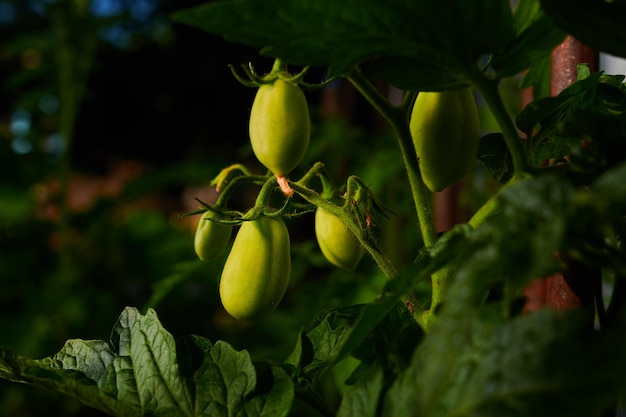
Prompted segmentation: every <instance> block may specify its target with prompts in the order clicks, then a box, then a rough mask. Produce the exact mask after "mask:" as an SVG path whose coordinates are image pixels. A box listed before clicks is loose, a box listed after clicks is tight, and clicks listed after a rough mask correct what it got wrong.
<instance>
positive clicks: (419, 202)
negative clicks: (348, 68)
mask: <svg viewBox="0 0 626 417" xmlns="http://www.w3.org/2000/svg"><path fill="white" fill-rule="evenodd" d="M347 79H348V80H349V81H350V82H351V83H352V84H353V85H354V86H355V87H356V89H357V90H359V92H360V93H361V94H362V95H363V96H364V97H365V98H366V99H367V100H368V101H369V102H370V103H371V104H372V106H373V107H374V108H375V109H376V110H377V111H378V112H379V113H380V114H381V115H382V116H383V117H384V118H385V119H386V120H387V122H389V124H390V125H391V127H392V128H393V130H394V131H395V133H396V137H397V139H398V145H399V147H400V151H401V153H402V158H403V160H404V165H405V167H406V171H407V176H408V178H409V184H410V186H411V193H412V195H413V201H414V203H415V208H416V211H417V218H418V221H419V226H420V230H421V232H422V240H423V241H424V245H425V246H430V245H432V244H433V243H435V241H436V240H437V232H436V230H435V222H434V218H433V210H432V204H431V200H432V198H431V193H430V191H429V190H428V188H426V185H424V181H423V180H422V175H421V173H420V170H419V164H418V160H417V157H416V155H415V150H414V149H413V141H412V139H411V132H410V130H409V124H408V117H407V113H408V112H407V108H406V107H394V106H393V105H391V103H389V102H388V101H387V100H386V99H385V98H384V97H383V96H382V95H381V94H380V93H379V92H378V90H376V88H374V86H373V85H372V84H371V83H370V81H369V80H368V79H367V78H365V77H364V76H363V74H361V72H360V70H358V68H357V69H355V70H353V71H352V72H351V73H350V74H349V75H348V76H347ZM409 104H412V103H409Z"/></svg>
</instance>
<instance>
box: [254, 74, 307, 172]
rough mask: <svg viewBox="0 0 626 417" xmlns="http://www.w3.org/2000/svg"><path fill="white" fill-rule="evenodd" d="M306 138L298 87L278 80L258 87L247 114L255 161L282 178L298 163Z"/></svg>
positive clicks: (303, 105)
mask: <svg viewBox="0 0 626 417" xmlns="http://www.w3.org/2000/svg"><path fill="white" fill-rule="evenodd" d="M310 136H311V119H310V116H309V107H308V104H307V101H306V97H305V96H304V93H303V92H302V90H301V89H300V87H298V86H297V85H295V84H292V83H290V82H288V81H285V80H282V79H280V78H277V79H276V80H275V81H274V82H272V83H270V84H263V85H261V86H260V87H259V89H258V91H257V93H256V96H255V98H254V102H253V104H252V110H251V111H250V143H251V144H252V150H253V151H254V155H255V156H256V157H257V159H258V160H259V161H260V162H261V163H262V164H263V165H265V167H266V168H267V169H269V170H270V171H272V173H274V175H276V176H278V177H284V176H286V175H287V174H289V172H291V171H292V170H293V169H294V168H295V167H296V166H297V165H298V164H299V163H300V161H302V158H303V157H304V154H305V153H306V150H307V148H308V146H309V139H310Z"/></svg>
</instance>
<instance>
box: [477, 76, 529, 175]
mask: <svg viewBox="0 0 626 417" xmlns="http://www.w3.org/2000/svg"><path fill="white" fill-rule="evenodd" d="M470 77H471V81H472V83H473V85H474V87H475V88H476V89H477V90H478V91H479V92H480V94H481V95H482V96H483V99H484V100H485V102H486V103H487V105H488V106H489V109H490V110H491V113H492V114H493V117H494V118H495V119H496V122H497V123H498V125H499V126H500V129H501V130H502V134H503V135H504V141H505V142H506V146H507V148H508V150H509V152H510V153H511V157H512V158H513V171H514V175H516V174H523V173H527V172H528V161H527V160H526V152H524V146H523V144H522V141H521V140H520V138H519V134H518V132H517V128H516V127H515V123H514V122H513V118H512V117H511V115H510V114H509V111H508V110H507V108H506V106H505V105H504V102H503V101H502V96H501V95H500V91H499V90H498V81H499V80H490V79H487V78H485V76H484V75H483V73H482V72H479V71H477V72H476V73H475V74H470Z"/></svg>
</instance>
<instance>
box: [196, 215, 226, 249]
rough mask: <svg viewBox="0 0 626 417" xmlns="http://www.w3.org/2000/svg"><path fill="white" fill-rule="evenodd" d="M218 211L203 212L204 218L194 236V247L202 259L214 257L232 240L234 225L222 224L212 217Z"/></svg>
mask: <svg viewBox="0 0 626 417" xmlns="http://www.w3.org/2000/svg"><path fill="white" fill-rule="evenodd" d="M215 215H216V213H215V212H213V211H210V210H207V211H205V212H204V214H202V218H201V219H200V221H199V222H198V226H197V227H196V235H195V237H194V242H193V243H194V245H193V246H194V249H195V251H196V255H198V258H200V259H202V260H207V259H214V258H216V257H217V256H219V254H220V253H222V251H223V250H224V248H226V245H228V242H229V240H230V235H231V233H232V230H233V227H232V226H230V225H225V224H220V223H217V222H215V221H213V220H211V219H214V218H215Z"/></svg>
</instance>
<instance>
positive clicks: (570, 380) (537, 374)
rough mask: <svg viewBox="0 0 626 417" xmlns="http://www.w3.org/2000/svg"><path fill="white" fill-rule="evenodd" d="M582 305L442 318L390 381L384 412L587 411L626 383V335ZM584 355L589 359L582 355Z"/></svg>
mask: <svg viewBox="0 0 626 417" xmlns="http://www.w3.org/2000/svg"><path fill="white" fill-rule="evenodd" d="M589 324H590V323H589V322H588V321H587V320H586V318H585V315H584V314H581V313H578V312H556V311H551V310H540V311H538V312H536V313H534V314H530V315H528V316H523V317H517V318H515V319H513V320H507V321H503V320H502V318H501V316H499V314H498V313H497V309H495V310H494V309H492V308H490V307H489V306H487V307H484V308H481V309H480V310H477V311H475V312H471V311H467V310H466V311H465V312H463V314H455V315H444V316H442V317H440V318H439V320H438V321H437V323H436V324H435V326H434V327H433V329H432V332H431V333H430V334H429V335H428V337H427V338H426V340H425V341H424V343H423V344H422V345H420V346H419V348H418V349H416V351H415V355H414V357H413V361H412V363H411V367H410V368H409V369H407V371H406V372H405V373H404V374H403V375H402V376H401V377H400V378H398V379H397V380H396V381H395V383H394V384H393V385H392V387H391V388H390V389H389V391H388V393H387V396H386V399H385V407H384V412H383V415H384V416H389V417H392V416H406V415H420V416H422V415H423V416H435V417H444V416H446V417H447V416H455V417H461V416H481V417H490V416H494V417H495V416H498V417H500V416H519V417H527V416H534V417H543V416H546V417H548V416H550V417H553V416H557V415H558V416H572V417H576V416H581V417H582V416H589V415H597V414H596V413H597V412H598V411H599V410H600V409H601V408H602V406H606V405H608V404H610V403H611V402H612V401H615V400H616V399H617V398H618V394H619V392H620V390H621V389H623V387H624V380H623V378H622V375H623V372H624V366H625V363H624V360H623V359H617V360H615V361H607V360H604V358H607V357H610V358H619V357H622V358H623V355H620V354H619V352H621V351H623V349H624V347H626V343H625V342H626V339H624V338H623V337H622V336H621V335H618V334H610V335H598V334H593V333H592V332H591V331H590V326H589ZM581 358H584V360H581Z"/></svg>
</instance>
